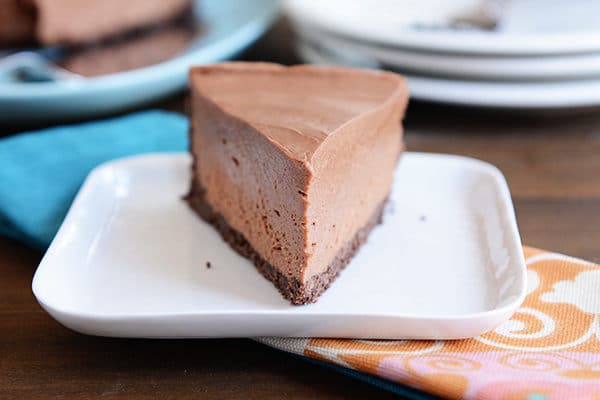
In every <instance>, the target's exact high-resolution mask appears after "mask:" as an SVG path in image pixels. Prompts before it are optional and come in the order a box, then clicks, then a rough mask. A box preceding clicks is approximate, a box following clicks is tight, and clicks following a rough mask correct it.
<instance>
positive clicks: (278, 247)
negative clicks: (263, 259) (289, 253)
mask: <svg viewBox="0 0 600 400" xmlns="http://www.w3.org/2000/svg"><path fill="white" fill-rule="evenodd" d="M273 250H277V251H281V246H274V247H273Z"/></svg>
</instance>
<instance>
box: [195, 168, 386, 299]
mask: <svg viewBox="0 0 600 400" xmlns="http://www.w3.org/2000/svg"><path fill="white" fill-rule="evenodd" d="M185 200H186V201H187V202H188V204H189V205H190V207H191V208H192V209H193V210H194V211H195V212H196V213H197V214H198V215H199V216H200V217H201V218H202V219H203V220H205V221H206V222H208V223H210V224H211V225H213V226H214V227H215V228H216V229H217V231H219V233H220V234H221V236H222V237H223V239H224V240H225V241H226V242H227V243H229V245H230V246H231V248H233V249H234V250H235V251H237V252H238V253H239V254H241V255H242V256H244V257H246V258H249V259H250V260H251V261H252V262H253V263H254V265H255V266H256V269H258V271H259V272H260V273H261V274H262V275H263V276H264V277H265V278H267V279H268V280H270V281H271V282H273V284H274V285H275V287H276V288H277V289H278V290H279V292H280V293H281V294H282V295H283V297H285V298H286V299H288V300H289V301H290V302H291V303H292V304H294V305H301V304H308V303H314V302H315V301H317V299H318V298H319V296H320V295H321V294H322V293H323V292H324V291H325V290H326V289H327V288H328V287H329V286H330V285H331V283H332V282H333V281H334V280H335V278H337V276H338V275H339V273H340V272H341V271H342V270H343V269H344V268H345V267H346V265H348V263H349V262H350V260H351V259H352V257H353V256H354V255H355V254H356V252H357V251H358V249H359V248H360V247H361V246H362V245H363V244H364V243H365V241H366V240H367V237H368V236H369V233H371V230H372V229H373V228H374V227H375V226H376V225H378V224H380V223H381V222H382V220H383V211H384V209H385V205H386V203H387V199H385V200H384V201H383V202H382V203H381V204H380V205H379V206H378V207H377V209H376V210H375V212H374V213H373V215H372V216H371V218H370V219H369V221H368V222H367V224H366V225H365V226H364V227H363V228H361V229H360V230H359V231H358V232H357V233H356V235H354V237H353V238H352V240H350V241H349V242H348V243H347V244H346V245H345V246H344V247H343V248H341V249H340V251H339V252H338V254H337V256H336V257H335V259H334V260H333V262H332V263H331V264H330V265H329V267H328V268H327V270H325V271H324V272H322V273H321V274H318V275H314V276H312V277H311V278H310V280H309V281H308V282H307V283H306V285H303V284H302V282H300V281H299V280H298V279H297V278H295V277H289V276H287V275H284V274H282V273H281V272H279V271H278V270H277V269H275V268H274V267H273V266H272V265H271V264H269V263H268V262H267V261H265V260H264V259H263V258H262V257H261V256H260V255H259V254H258V253H257V252H256V250H254V248H253V247H252V246H251V245H250V243H248V241H247V240H246V239H245V238H244V236H243V235H242V234H241V233H240V232H238V231H236V230H235V229H233V228H232V227H231V226H229V224H228V223H227V221H225V218H223V216H222V215H221V214H219V213H215V212H214V210H213V209H212V207H211V206H210V204H208V203H207V201H206V197H205V190H204V188H203V187H202V186H201V185H200V184H199V183H198V182H197V181H196V180H195V179H193V180H192V186H191V189H190V193H189V194H188V195H187V196H186V197H185Z"/></svg>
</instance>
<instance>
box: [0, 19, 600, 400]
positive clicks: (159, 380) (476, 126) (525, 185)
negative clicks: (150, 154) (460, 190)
mask: <svg viewBox="0 0 600 400" xmlns="http://www.w3.org/2000/svg"><path fill="white" fill-rule="evenodd" d="M289 43H290V36H289V33H288V32H287V30H286V27H285V26H281V25H280V26H278V27H277V28H276V29H275V30H273V31H272V32H270V33H269V35H268V36H267V37H266V38H264V39H263V40H261V41H260V42H259V43H258V44H257V45H256V46H254V47H253V49H252V50H251V51H250V52H249V53H248V54H247V55H246V56H245V58H246V59H250V60H257V59H263V60H272V61H279V62H283V63H293V62H294V61H295V57H294V55H293V53H292V52H291V51H290V46H289ZM183 96H184V95H183ZM182 98H183V97H182V96H178V97H176V98H175V99H170V100H169V101H167V102H164V103H161V104H160V105H161V106H162V105H164V106H166V107H167V108H176V109H181V108H182ZM405 127H406V143H407V147H408V148H409V149H410V150H412V151H426V152H441V153H453V154H461V155H466V156H470V157H476V158H479V159H482V160H486V161H489V162H491V163H493V164H495V165H497V166H498V167H499V168H500V169H501V170H502V171H503V172H504V174H505V175H506V178H507V180H508V183H509V185H510V188H511V190H512V195H513V200H514V202H515V207H516V211H517V218H518V222H519V226H520V230H521V234H522V238H523V242H524V243H525V244H528V245H531V246H537V247H542V248H546V249H552V250H555V251H559V252H564V253H568V254H570V255H573V256H578V257H583V258H586V259H589V260H592V261H596V262H600V113H593V114H589V113H588V114H585V115H560V114H559V115H556V114H554V113H550V114H546V115H537V116H531V115H520V116H519V115H515V113H499V112H486V111H482V110H474V109H460V108H453V107H443V106H435V105H431V104H422V103H417V102H413V103H412V104H411V105H410V108H409V111H408V115H407V118H406V120H405ZM40 257H41V254H40V253H39V252H36V251H33V250H31V249H28V248H26V247H25V246H23V245H21V244H19V243H16V242H14V241H12V240H9V239H6V238H0V332H1V334H0V399H13V398H14V399H50V398H59V397H60V398H67V399H71V398H90V397H106V398H117V397H119V398H132V399H138V398H147V397H152V398H155V399H167V398H174V399H175V398H176V399H184V398H194V399H225V398H241V399H304V398H310V399H325V398H327V399H345V398H382V399H385V398H392V397H394V398H397V397H395V396H392V395H391V394H389V393H386V392H383V391H381V390H380V389H377V388H374V387H371V386H369V385H367V384H365V383H362V382H358V381H356V380H354V379H351V378H348V377H345V376H341V375H339V374H337V373H335V372H333V371H331V370H329V369H327V368H324V367H320V366H315V365H312V364H309V363H307V362H304V361H302V360H299V359H296V358H294V357H293V356H290V355H287V354H284V353H281V352H279V351H276V350H273V349H270V348H267V347H265V346H262V345H259V344H257V343H254V342H252V341H250V340H164V341H161V340H124V339H107V338H97V337H89V336H83V335H79V334H77V333H74V332H71V331H70V330H68V329H66V328H63V327H62V326H61V325H59V324H58V323H57V322H55V321H54V320H52V319H51V318H50V317H49V316H48V315H47V314H46V313H45V312H44V311H42V309H41V308H40V307H39V306H38V304H37V303H36V301H35V299H34V297H33V295H32V293H31V288H30V287H31V278H32V276H33V273H34V272H35V268H36V266H37V264H38V262H39V260H40Z"/></svg>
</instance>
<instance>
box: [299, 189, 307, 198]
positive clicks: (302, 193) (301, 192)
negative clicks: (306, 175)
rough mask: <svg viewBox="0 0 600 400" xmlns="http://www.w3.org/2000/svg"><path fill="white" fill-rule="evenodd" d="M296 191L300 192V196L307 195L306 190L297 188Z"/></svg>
mask: <svg viewBox="0 0 600 400" xmlns="http://www.w3.org/2000/svg"><path fill="white" fill-rule="evenodd" d="M298 193H300V196H302V197H306V196H308V195H307V194H306V192H303V191H302V190H298Z"/></svg>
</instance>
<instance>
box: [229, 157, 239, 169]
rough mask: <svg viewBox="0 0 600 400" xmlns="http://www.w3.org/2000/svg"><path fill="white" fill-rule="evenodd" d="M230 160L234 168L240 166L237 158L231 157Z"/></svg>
mask: <svg viewBox="0 0 600 400" xmlns="http://www.w3.org/2000/svg"><path fill="white" fill-rule="evenodd" d="M231 160H232V161H233V163H234V164H235V166H236V167H239V166H240V162H239V161H238V159H237V158H235V157H231Z"/></svg>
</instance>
